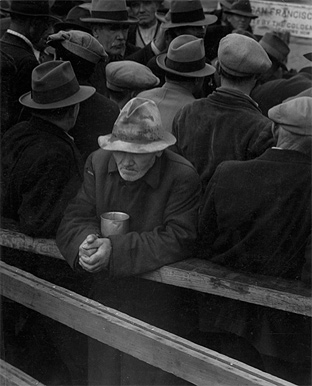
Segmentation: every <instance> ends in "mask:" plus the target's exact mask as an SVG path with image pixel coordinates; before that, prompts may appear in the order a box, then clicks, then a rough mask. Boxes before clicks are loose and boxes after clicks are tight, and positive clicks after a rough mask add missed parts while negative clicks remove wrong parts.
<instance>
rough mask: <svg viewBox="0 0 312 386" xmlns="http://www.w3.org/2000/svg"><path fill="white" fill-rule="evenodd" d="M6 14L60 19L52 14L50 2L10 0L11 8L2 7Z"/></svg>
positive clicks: (0, 7)
mask: <svg viewBox="0 0 312 386" xmlns="http://www.w3.org/2000/svg"><path fill="white" fill-rule="evenodd" d="M0 9H1V10H2V11H4V12H8V13H10V14H11V13H13V14H18V15H25V16H36V17H49V18H52V19H55V20H58V21H59V19H58V18H57V17H55V16H53V15H52V14H51V11H50V3H49V0H10V2H9V6H8V7H7V6H6V5H4V6H2V5H0Z"/></svg>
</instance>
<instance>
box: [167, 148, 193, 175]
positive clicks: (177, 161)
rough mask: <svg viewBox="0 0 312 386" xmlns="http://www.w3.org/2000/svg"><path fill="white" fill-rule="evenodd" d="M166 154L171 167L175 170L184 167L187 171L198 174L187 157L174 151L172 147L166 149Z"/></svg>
mask: <svg viewBox="0 0 312 386" xmlns="http://www.w3.org/2000/svg"><path fill="white" fill-rule="evenodd" d="M164 154H165V156H166V159H167V160H168V163H169V166H170V168H174V169H175V170H182V169H183V170H184V171H186V172H189V173H195V174H197V172H196V169H195V168H194V166H193V165H192V164H191V163H190V162H189V161H188V160H187V159H186V158H184V157H182V156H181V155H179V154H177V153H175V152H173V151H172V150H170V149H166V150H165V152H164Z"/></svg>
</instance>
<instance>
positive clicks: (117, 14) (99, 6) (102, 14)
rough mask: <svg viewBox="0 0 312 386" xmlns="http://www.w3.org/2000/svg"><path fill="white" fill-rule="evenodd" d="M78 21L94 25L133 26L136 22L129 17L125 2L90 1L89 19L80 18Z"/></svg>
mask: <svg viewBox="0 0 312 386" xmlns="http://www.w3.org/2000/svg"><path fill="white" fill-rule="evenodd" d="M80 20H81V21H83V22H86V23H96V24H133V23H137V22H138V19H136V18H135V17H129V15H128V10H127V6H126V0H105V1H103V0H92V3H91V17H82V18H81V19H80Z"/></svg>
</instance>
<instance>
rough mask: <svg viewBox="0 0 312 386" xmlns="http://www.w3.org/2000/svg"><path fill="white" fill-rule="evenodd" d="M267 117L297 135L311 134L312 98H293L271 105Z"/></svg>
mask: <svg viewBox="0 0 312 386" xmlns="http://www.w3.org/2000/svg"><path fill="white" fill-rule="evenodd" d="M268 116H269V118H270V119H271V120H272V121H274V122H276V123H278V124H280V125H281V126H282V127H283V129H285V130H286V131H289V132H291V133H294V134H297V135H306V136H311V135H312V123H311V122H312V98H311V97H300V98H294V99H291V100H289V101H287V102H284V103H281V104H280V105H277V106H274V107H272V108H271V109H270V110H269V112H268Z"/></svg>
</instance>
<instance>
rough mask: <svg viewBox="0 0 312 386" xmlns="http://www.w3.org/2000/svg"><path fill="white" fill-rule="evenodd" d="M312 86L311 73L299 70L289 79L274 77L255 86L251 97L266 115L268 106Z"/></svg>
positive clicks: (272, 105)
mask: <svg viewBox="0 0 312 386" xmlns="http://www.w3.org/2000/svg"><path fill="white" fill-rule="evenodd" d="M311 86H312V74H308V73H307V72H299V73H298V74H296V75H294V76H292V77H291V78H289V79H276V80H271V81H269V82H266V83H264V84H261V85H259V86H257V87H255V88H254V89H253V90H252V92H251V97H252V98H253V99H254V100H255V101H256V102H257V103H258V104H259V107H260V109H261V111H262V113H263V114H264V115H265V116H268V111H269V110H270V108H272V107H274V106H277V105H279V104H280V103H282V102H283V101H284V100H285V99H287V98H290V97H293V96H295V95H297V94H299V93H301V92H302V91H304V90H307V89H308V88H310V87H311Z"/></svg>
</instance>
